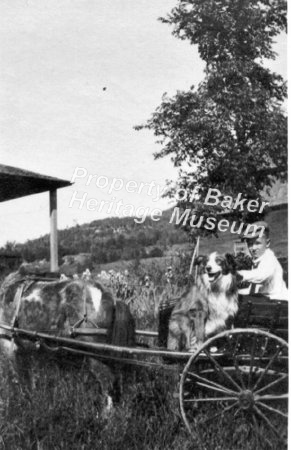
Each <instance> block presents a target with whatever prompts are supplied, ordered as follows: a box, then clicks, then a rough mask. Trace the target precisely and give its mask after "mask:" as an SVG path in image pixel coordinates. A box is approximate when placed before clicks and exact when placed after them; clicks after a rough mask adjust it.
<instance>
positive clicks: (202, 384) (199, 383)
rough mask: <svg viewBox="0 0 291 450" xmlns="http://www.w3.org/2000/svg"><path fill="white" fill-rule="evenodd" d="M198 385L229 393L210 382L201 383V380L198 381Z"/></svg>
mask: <svg viewBox="0 0 291 450" xmlns="http://www.w3.org/2000/svg"><path fill="white" fill-rule="evenodd" d="M197 385H198V386H203V387H205V388H207V389H210V390H213V391H217V392H222V393H223V394H228V393H229V392H227V391H225V390H224V389H219V388H217V387H215V386H211V385H210V384H205V383H201V382H200V381H198V382H197Z"/></svg>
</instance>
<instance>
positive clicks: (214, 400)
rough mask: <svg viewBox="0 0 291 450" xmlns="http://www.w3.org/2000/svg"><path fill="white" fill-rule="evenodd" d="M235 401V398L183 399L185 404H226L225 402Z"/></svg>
mask: <svg viewBox="0 0 291 450" xmlns="http://www.w3.org/2000/svg"><path fill="white" fill-rule="evenodd" d="M230 400H232V401H236V400H237V398H236V397H210V398H193V399H192V398H191V399H190V398H187V399H184V402H185V403H194V402H227V401H230Z"/></svg>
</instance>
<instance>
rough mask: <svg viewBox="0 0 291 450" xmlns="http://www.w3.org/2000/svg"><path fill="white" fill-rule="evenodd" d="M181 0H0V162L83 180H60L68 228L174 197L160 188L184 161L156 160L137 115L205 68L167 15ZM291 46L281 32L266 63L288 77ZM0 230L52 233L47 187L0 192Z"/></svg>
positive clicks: (142, 117)
mask: <svg viewBox="0 0 291 450" xmlns="http://www.w3.org/2000/svg"><path fill="white" fill-rule="evenodd" d="M175 4H176V1H175V0H138V1H137V0H114V2H108V0H49V1H48V0H2V1H1V2H0V35H1V39H0V127H1V132H0V163H2V164H7V165H11V166H15V167H20V168H23V169H27V170H30V171H35V172H38V173H41V174H45V175H51V176H55V177H58V178H62V179H66V180H73V181H74V184H73V186H71V187H68V188H64V189H60V190H59V191H58V226H59V228H60V229H63V228H66V227H70V226H74V225H76V224H82V223H88V222H91V221H93V220H96V219H100V218H104V217H108V216H109V215H121V216H122V214H123V213H124V214H125V213H126V212H125V210H126V209H127V212H129V213H131V212H134V213H136V212H139V214H141V215H142V214H143V211H145V210H142V209H140V210H139V211H138V208H141V207H143V208H145V209H146V208H148V212H150V211H151V210H152V209H153V208H158V209H165V208H167V207H169V206H170V204H169V201H168V200H166V199H158V198H157V197H158V195H157V194H158V193H160V192H161V189H162V188H163V187H164V186H165V180H166V179H170V180H173V179H176V177H177V169H175V168H174V167H173V164H172V163H171V161H170V159H165V158H163V159H161V160H154V158H153V153H154V152H155V151H158V150H159V149H160V146H159V144H157V143H156V142H155V140H156V139H155V136H153V133H152V132H151V131H148V130H142V131H136V130H135V129H134V126H135V125H139V124H143V123H145V122H146V120H147V119H148V118H149V117H150V115H151V113H152V112H153V111H154V110H155V108H156V107H157V106H158V105H159V103H160V102H161V97H162V95H163V93H165V92H167V93H168V94H169V95H173V94H175V92H176V91H177V90H184V89H185V90H187V89H189V87H190V86H191V85H193V84H194V85H195V86H196V85H197V84H198V83H199V81H201V79H202V78H203V68H204V64H203V62H202V61H201V60H200V58H199V56H198V52H197V49H196V48H195V47H193V46H190V45H189V43H187V42H185V41H180V40H178V39H177V38H174V37H173V36H172V34H171V28H170V27H169V26H167V25H164V24H162V23H161V22H159V21H158V20H157V18H158V17H160V16H165V15H166V14H167V12H170V10H171V9H172V7H173V6H174V5H175ZM286 45H287V43H286V37H285V36H284V35H282V36H280V37H279V38H278V42H277V44H276V45H275V50H276V51H277V52H278V55H279V56H278V58H277V60H276V61H274V62H271V63H269V62H268V64H269V66H270V68H271V69H272V70H275V71H276V72H278V73H280V74H282V75H283V76H284V77H285V78H286V77H287V66H286V59H287V58H286ZM114 179H116V181H114ZM117 179H119V181H118V180H117ZM129 182H131V183H129ZM142 183H144V184H145V183H147V184H148V185H146V184H145V185H143V184H142ZM150 184H151V186H152V188H150ZM78 199H79V200H78ZM80 199H82V201H81V200H80ZM101 201H106V202H108V203H107V204H104V205H102V204H100V202H101ZM118 201H121V202H122V206H121V207H120V208H119V210H118V209H117V202H118ZM110 204H111V209H110ZM126 205H130V207H129V206H127V207H126ZM0 230H1V233H0V245H3V244H5V242H6V241H17V242H24V241H25V240H27V239H32V238H36V237H39V236H41V235H44V234H46V233H48V232H49V205H48V193H43V194H38V195H33V196H29V197H24V198H21V199H17V200H12V201H8V202H4V203H1V215H0Z"/></svg>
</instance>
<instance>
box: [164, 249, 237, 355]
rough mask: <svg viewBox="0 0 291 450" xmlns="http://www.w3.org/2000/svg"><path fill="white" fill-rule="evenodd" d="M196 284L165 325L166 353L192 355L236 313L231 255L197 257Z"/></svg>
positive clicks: (233, 263)
mask: <svg viewBox="0 0 291 450" xmlns="http://www.w3.org/2000/svg"><path fill="white" fill-rule="evenodd" d="M195 265H197V266H198V271H197V282H196V284H195V285H194V286H191V287H190V288H189V289H188V290H187V291H186V292H185V293H184V294H183V295H182V297H181V299H180V300H179V301H178V303H177V304H176V306H175V307H174V308H173V311H172V313H171V317H170V322H169V333H168V341H167V347H168V349H169V350H183V349H186V350H190V351H193V350H195V349H197V348H198V347H199V345H201V343H202V342H203V341H204V340H205V339H207V338H209V337H211V336H213V335H215V334H217V333H219V332H220V331H223V330H224V329H226V328H227V327H228V326H229V324H230V322H231V321H232V320H233V318H234V316H235V315H236V313H237V310H238V289H237V284H236V276H235V261H234V258H233V257H232V255H229V254H226V255H225V256H223V255H218V254H217V253H216V252H214V253H211V254H210V255H209V256H199V257H198V258H197V259H196V261H195Z"/></svg>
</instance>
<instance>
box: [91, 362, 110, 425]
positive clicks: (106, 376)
mask: <svg viewBox="0 0 291 450" xmlns="http://www.w3.org/2000/svg"><path fill="white" fill-rule="evenodd" d="M89 370H90V372H91V374H92V375H93V376H94V378H95V380H96V382H97V383H98V384H99V386H100V389H101V394H102V407H101V417H103V418H106V417H108V415H109V414H110V413H111V411H112V408H113V388H114V381H115V379H114V375H113V373H112V371H111V370H110V369H109V367H107V366H106V365H105V364H103V363H101V362H100V361H98V360H96V359H92V358H90V362H89Z"/></svg>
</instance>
